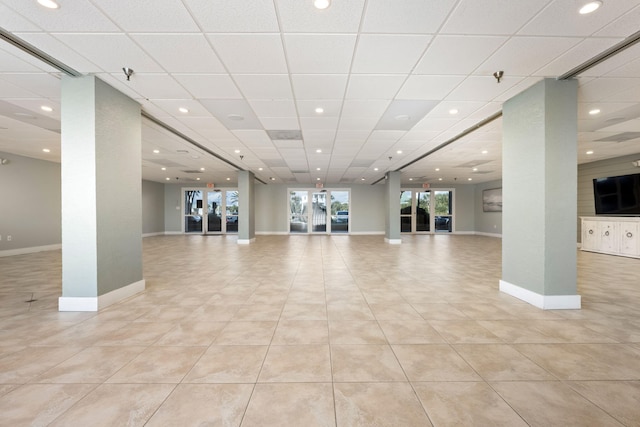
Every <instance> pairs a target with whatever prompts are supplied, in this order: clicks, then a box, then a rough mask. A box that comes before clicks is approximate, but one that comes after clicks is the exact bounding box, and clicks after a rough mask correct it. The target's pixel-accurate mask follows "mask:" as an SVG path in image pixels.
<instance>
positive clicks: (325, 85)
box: [291, 74, 347, 99]
mask: <svg viewBox="0 0 640 427" xmlns="http://www.w3.org/2000/svg"><path fill="white" fill-rule="evenodd" d="M291 81H292V82H293V90H294V92H295V94H296V99H341V98H343V97H344V91H345V87H346V84H347V75H346V74H324V75H323V74H294V75H292V76H291Z"/></svg>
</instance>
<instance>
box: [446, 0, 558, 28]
mask: <svg viewBox="0 0 640 427" xmlns="http://www.w3.org/2000/svg"><path fill="white" fill-rule="evenodd" d="M545 4H546V2H544V1H542V2H540V1H531V0H511V1H509V4H508V6H505V3H504V1H503V0H483V1H478V0H461V1H460V3H458V6H456V8H455V9H454V10H453V12H452V13H451V15H450V16H449V18H448V19H447V22H446V23H445V24H444V26H443V27H442V30H441V31H440V33H441V34H491V35H511V34H513V33H515V32H516V31H517V30H518V29H519V28H521V27H522V26H523V25H524V24H525V23H526V22H527V21H529V20H530V19H531V18H532V17H534V16H535V15H536V13H538V12H539V11H540V10H542V8H543V7H544V5H545Z"/></svg>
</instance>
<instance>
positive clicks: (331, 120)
mask: <svg viewBox="0 0 640 427" xmlns="http://www.w3.org/2000/svg"><path fill="white" fill-rule="evenodd" d="M337 125H338V118H337V117H300V126H302V130H303V131H306V130H331V129H335V128H336V126H337Z"/></svg>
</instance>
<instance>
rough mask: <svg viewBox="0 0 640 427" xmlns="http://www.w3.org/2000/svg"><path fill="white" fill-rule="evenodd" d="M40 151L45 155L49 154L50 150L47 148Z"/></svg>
mask: <svg viewBox="0 0 640 427" xmlns="http://www.w3.org/2000/svg"><path fill="white" fill-rule="evenodd" d="M42 151H44V152H45V153H50V152H51V150H49V149H48V148H43V149H42Z"/></svg>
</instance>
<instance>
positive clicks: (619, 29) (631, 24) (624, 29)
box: [594, 5, 640, 37]
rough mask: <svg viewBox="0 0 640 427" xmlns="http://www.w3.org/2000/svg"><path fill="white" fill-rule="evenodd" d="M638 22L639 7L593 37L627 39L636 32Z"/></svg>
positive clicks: (639, 15) (639, 16)
mask: <svg viewBox="0 0 640 427" xmlns="http://www.w3.org/2000/svg"><path fill="white" fill-rule="evenodd" d="M638 22H640V5H638V6H636V7H635V8H634V9H633V10H630V11H628V12H627V13H625V14H624V15H623V16H621V17H620V18H618V19H616V20H615V21H613V22H612V23H610V24H608V25H607V26H605V27H604V28H602V29H601V30H600V31H598V32H596V33H595V34H594V36H597V37H627V36H629V34H633V33H635V32H636V31H638Z"/></svg>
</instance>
